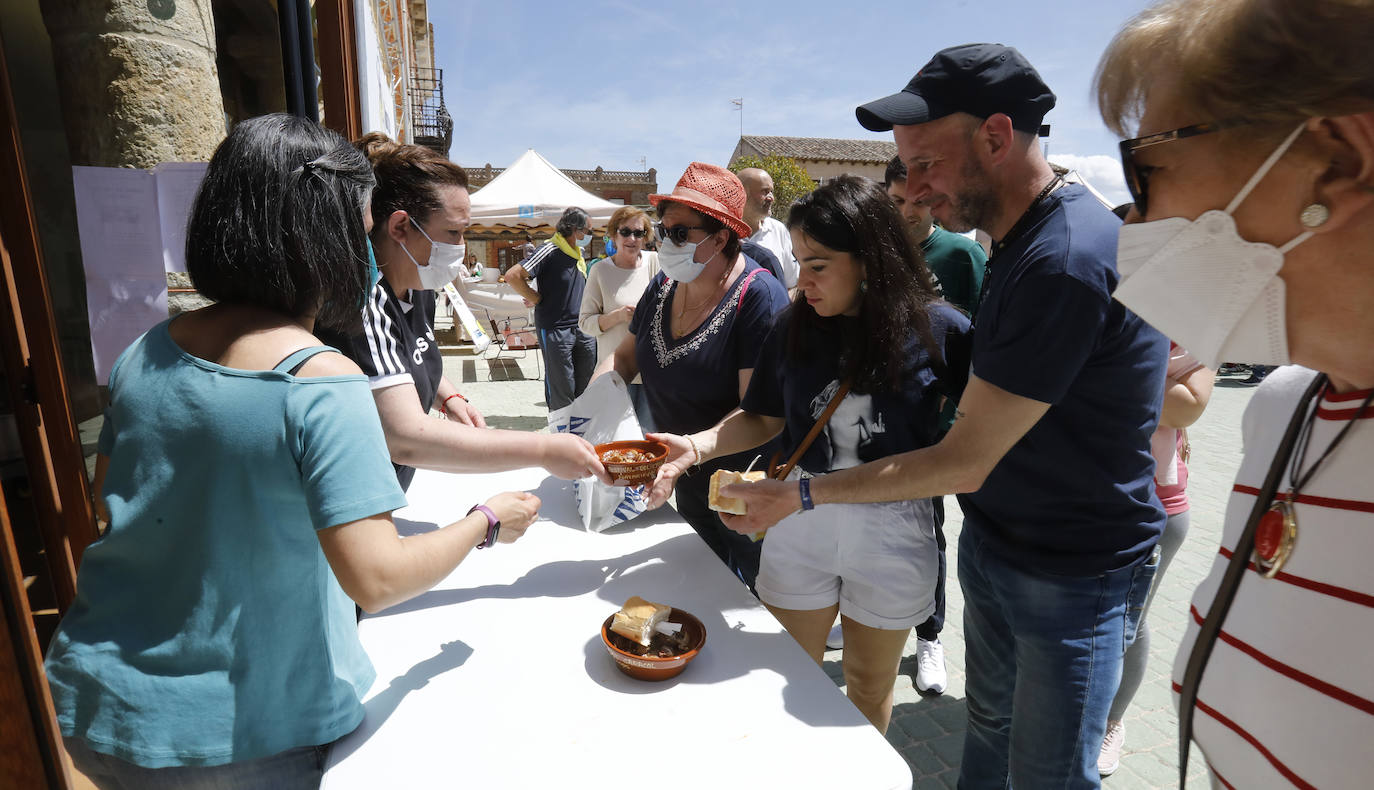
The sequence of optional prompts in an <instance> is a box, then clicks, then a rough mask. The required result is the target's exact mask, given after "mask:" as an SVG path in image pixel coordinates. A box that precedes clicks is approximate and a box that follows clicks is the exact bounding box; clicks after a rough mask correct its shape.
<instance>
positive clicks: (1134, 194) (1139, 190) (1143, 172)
mask: <svg viewBox="0 0 1374 790" xmlns="http://www.w3.org/2000/svg"><path fill="white" fill-rule="evenodd" d="M1247 123H1250V121H1249V120H1247V119H1245V118H1232V119H1230V120H1226V121H1209V122H1207V123H1198V124H1193V125H1192V126H1184V127H1182V128H1180V129H1172V130H1170V131H1167V132H1159V133H1158V134H1151V135H1146V136H1145V137H1136V138H1134V139H1131V140H1122V141H1121V143H1120V146H1119V147H1120V149H1121V169H1122V172H1123V173H1124V174H1125V176H1126V188H1127V189H1128V190H1130V192H1131V199H1132V200H1134V201H1135V210H1136V213H1138V214H1140V215H1142V216H1143V215H1144V214H1145V210H1146V207H1147V206H1148V205H1149V197H1150V172H1151V171H1153V170H1154V168H1153V167H1149V166H1145V165H1141V164H1139V163H1138V162H1136V161H1135V152H1136V151H1139V150H1140V149H1142V148H1149V147H1150V146H1152V145H1159V144H1160V143H1170V142H1173V141H1174V140H1182V139H1183V138H1185V137H1197V136H1198V135H1203V134H1210V133H1211V132H1219V131H1221V130H1222V129H1230V128H1231V127H1233V126H1244V125H1245V124H1247Z"/></svg>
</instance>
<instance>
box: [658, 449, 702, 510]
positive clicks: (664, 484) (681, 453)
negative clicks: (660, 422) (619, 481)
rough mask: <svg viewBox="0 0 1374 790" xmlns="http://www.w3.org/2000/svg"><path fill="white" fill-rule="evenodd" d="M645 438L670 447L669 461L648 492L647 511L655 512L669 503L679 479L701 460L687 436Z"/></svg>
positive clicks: (660, 470) (664, 464)
mask: <svg viewBox="0 0 1374 790" xmlns="http://www.w3.org/2000/svg"><path fill="white" fill-rule="evenodd" d="M644 438H645V439H649V440H651V441H655V442H662V443H664V444H666V445H668V460H666V461H664V462H663V466H661V467H659V470H658V476H657V477H655V478H654V482H652V483H650V484H649V488H648V490H647V492H646V499H647V501H648V506H647V509H649V510H653V509H654V508H656V507H659V506H660V505H662V504H663V503H664V502H667V501H668V497H669V496H671V495H672V493H673V486H675V485H677V479H678V478H679V477H681V476H682V475H683V474H685V473H686V472H687V470H688V469H690V468H691V466H692V464H694V463H696V462H697V461H698V460H699V459H698V458H697V453H696V449H695V448H694V447H692V443H691V442H689V441H687V437H686V436H679V435H678V434H675V433H650V434H645V436H644Z"/></svg>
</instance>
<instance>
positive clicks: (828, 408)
mask: <svg viewBox="0 0 1374 790" xmlns="http://www.w3.org/2000/svg"><path fill="white" fill-rule="evenodd" d="M848 394H849V380H848V379H846V380H844V381H842V382H840V387H839V389H837V390H835V394H834V395H832V396H831V397H830V402H829V403H827V404H825V411H823V412H821V416H819V417H817V418H816V424H815V425H812V426H811V430H810V431H808V432H807V434H806V438H804V439H802V440H801V444H799V445H797V449H796V450H794V451H793V452H792V456H791V457H790V458H788V459H787V463H785V464H783V465H782V466H779V465H778V460H779V459H780V458H782V451H781V450H779V451H778V452H776V453H773V457H772V458H771V459H769V461H768V477H769V478H771V479H773V480H786V479H787V476H788V475H789V474H791V473H792V469H793V468H795V467H796V465H797V463H798V462H799V461H801V458H802V456H803V455H805V454H806V451H807V449H809V448H810V447H811V443H812V442H814V441H816V437H817V436H820V434H821V429H822V428H824V427H825V424H826V423H827V422H830V416H831V415H832V414H834V413H835V409H837V408H839V406H840V401H842V400H844V396H846V395H848Z"/></svg>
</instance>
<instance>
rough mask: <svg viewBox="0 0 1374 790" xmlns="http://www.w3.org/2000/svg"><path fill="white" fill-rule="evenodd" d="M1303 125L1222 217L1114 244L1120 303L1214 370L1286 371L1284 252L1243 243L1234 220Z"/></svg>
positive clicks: (1154, 226) (1153, 229)
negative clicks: (1232, 365)
mask: <svg viewBox="0 0 1374 790" xmlns="http://www.w3.org/2000/svg"><path fill="white" fill-rule="evenodd" d="M1305 127H1306V124H1303V125H1302V126H1299V127H1298V128H1297V129H1295V130H1294V131H1293V133H1292V134H1290V135H1288V137H1287V138H1285V139H1284V141H1283V142H1282V143H1280V144H1279V146H1278V148H1276V149H1275V150H1274V152H1273V153H1272V154H1270V155H1269V158H1268V159H1266V160H1265V161H1264V163H1263V164H1261V165H1260V166H1259V169H1258V170H1256V171H1255V174H1254V175H1253V176H1251V177H1250V180H1249V181H1247V182H1246V184H1245V186H1243V187H1241V189H1240V192H1238V193H1237V194H1236V196H1235V198H1234V199H1232V200H1231V203H1230V204H1229V205H1228V206H1227V207H1226V209H1225V210H1223V211H1217V210H1215V209H1214V210H1212V211H1207V212H1204V213H1203V214H1202V215H1201V216H1199V217H1198V218H1197V219H1195V220H1188V219H1184V218H1182V217H1172V218H1169V219H1161V220H1155V221H1153V222H1142V223H1139V224H1135V225H1123V226H1122V228H1121V233H1120V236H1119V237H1118V239H1117V257H1116V266H1117V272H1118V274H1120V276H1121V282H1120V284H1118V285H1117V288H1116V291H1115V292H1114V293H1113V294H1112V296H1113V297H1115V298H1116V300H1117V301H1119V302H1121V303H1122V304H1124V305H1125V306H1126V307H1128V308H1130V309H1131V310H1132V311H1133V312H1135V313H1136V315H1139V316H1140V317H1141V318H1143V319H1145V320H1146V321H1148V322H1149V323H1150V324H1151V325H1152V326H1154V327H1155V328H1156V329H1158V330H1159V331H1160V332H1163V333H1164V334H1165V335H1166V336H1167V337H1168V338H1169V339H1170V340H1173V341H1174V342H1175V343H1178V344H1179V345H1180V346H1182V347H1184V348H1186V349H1188V351H1189V353H1191V354H1192V355H1193V356H1195V357H1197V358H1198V360H1199V361H1200V362H1202V364H1204V365H1206V366H1207V367H1209V368H1212V369H1213V370H1215V369H1216V368H1217V367H1218V366H1219V365H1220V364H1221V363H1223V362H1249V363H1255V364H1264V365H1286V364H1288V361H1289V359H1288V334H1287V326H1286V321H1285V316H1284V305H1285V300H1284V285H1283V280H1281V279H1280V278H1279V276H1278V272H1279V269H1281V268H1283V256H1284V254H1285V253H1287V252H1288V251H1289V250H1291V249H1293V248H1294V247H1296V246H1298V245H1299V244H1301V243H1302V242H1304V241H1306V240H1307V239H1308V238H1310V237H1311V235H1312V232H1311V231H1305V232H1303V233H1300V234H1298V236H1297V237H1295V238H1294V239H1293V240H1291V241H1289V242H1288V243H1287V244H1285V245H1283V246H1282V247H1275V246H1274V245H1272V244H1264V243H1260V242H1252V241H1246V240H1245V239H1243V238H1241V236H1240V233H1239V232H1238V231H1237V230H1236V222H1235V220H1234V219H1233V218H1232V216H1231V215H1232V214H1233V213H1234V212H1235V210H1236V208H1237V207H1238V206H1240V204H1241V202H1242V201H1243V200H1245V198H1246V197H1247V196H1248V195H1249V194H1250V192H1251V191H1252V190H1254V188H1255V186H1256V185H1257V184H1258V183H1259V182H1260V179H1262V178H1263V177H1264V176H1265V174H1267V173H1268V172H1269V170H1270V169H1271V168H1272V167H1273V166H1274V163H1275V162H1277V161H1278V160H1279V157H1281V156H1283V154H1284V152H1286V151H1287V150H1288V148H1289V146H1291V145H1292V144H1293V141H1294V140H1296V139H1297V138H1298V135H1299V134H1301V133H1302V130H1303V129H1304V128H1305Z"/></svg>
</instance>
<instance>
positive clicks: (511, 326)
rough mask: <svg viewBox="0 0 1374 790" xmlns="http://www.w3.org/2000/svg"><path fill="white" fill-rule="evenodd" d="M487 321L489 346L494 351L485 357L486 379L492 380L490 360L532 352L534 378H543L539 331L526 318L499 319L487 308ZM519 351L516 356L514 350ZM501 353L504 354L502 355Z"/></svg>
mask: <svg viewBox="0 0 1374 790" xmlns="http://www.w3.org/2000/svg"><path fill="white" fill-rule="evenodd" d="M486 313H487V323H489V324H491V348H492V349H494V350H495V351H494V352H493V353H492V354H491V356H489V357H487V380H488V381H490V380H492V378H493V377H492V372H491V369H492V365H491V363H492V362H495V361H496V360H498V359H511V360H515V359H524V358H525V356H526V355H527V354H529V352H531V351H533V352H534V370H535V379H536V380H538V381H543V380H544V360H543V356H544V354H543V351H542V349H541V348H540V346H539V333H538V332H537V331H535V329H534V328H533V327H531V326H530V321H529V319H528V318H522V317H520V316H516V317H514V318H511V317H506V318H502V319H500V320H499V321H498V320H497V319H496V318H493V317H492V315H491V311H490V310H487V311H486ZM517 351H518V352H520V353H519V356H516V354H515V353H514V352H517ZM502 354H504V355H505V356H504V357H503V356H502Z"/></svg>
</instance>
